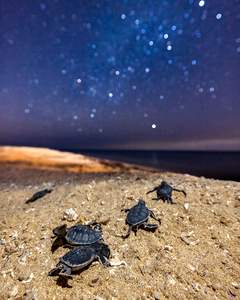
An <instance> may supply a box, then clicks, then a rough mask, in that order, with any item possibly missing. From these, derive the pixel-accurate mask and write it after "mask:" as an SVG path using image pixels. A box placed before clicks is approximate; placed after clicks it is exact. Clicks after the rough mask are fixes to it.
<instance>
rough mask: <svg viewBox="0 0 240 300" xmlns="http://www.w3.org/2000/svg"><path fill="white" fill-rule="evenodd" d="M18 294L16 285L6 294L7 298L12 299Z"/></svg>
mask: <svg viewBox="0 0 240 300" xmlns="http://www.w3.org/2000/svg"><path fill="white" fill-rule="evenodd" d="M17 293H18V285H15V286H14V287H13V289H12V290H11V291H10V292H9V293H8V298H13V297H15V296H16V295H17Z"/></svg>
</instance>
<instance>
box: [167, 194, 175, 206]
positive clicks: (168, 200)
mask: <svg viewBox="0 0 240 300" xmlns="http://www.w3.org/2000/svg"><path fill="white" fill-rule="evenodd" d="M167 202H168V203H170V204H177V203H176V202H173V201H172V197H171V196H169V197H168V198H167Z"/></svg>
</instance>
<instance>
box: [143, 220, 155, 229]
mask: <svg viewBox="0 0 240 300" xmlns="http://www.w3.org/2000/svg"><path fill="white" fill-rule="evenodd" d="M142 224H143V225H144V226H145V227H147V228H149V229H153V228H157V227H158V225H157V224H148V223H146V222H143V223H142Z"/></svg>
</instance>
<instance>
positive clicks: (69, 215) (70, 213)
mask: <svg viewBox="0 0 240 300" xmlns="http://www.w3.org/2000/svg"><path fill="white" fill-rule="evenodd" d="M77 217H78V215H77V214H76V212H75V211H74V210H73V209H72V208H69V209H67V210H65V212H64V213H63V215H62V220H67V221H69V222H72V221H76V220H77Z"/></svg>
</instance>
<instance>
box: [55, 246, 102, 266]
mask: <svg viewBox="0 0 240 300" xmlns="http://www.w3.org/2000/svg"><path fill="white" fill-rule="evenodd" d="M94 258H96V254H95V253H94V251H93V249H92V247H91V246H85V247H76V248H73V249H72V250H71V251H69V252H67V253H66V254H65V255H64V256H63V257H61V258H60V264H61V263H64V264H65V265H67V266H69V267H70V268H71V269H72V271H74V270H79V269H81V268H83V267H85V266H86V265H88V264H89V263H90V262H92V261H93V260H94Z"/></svg>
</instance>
